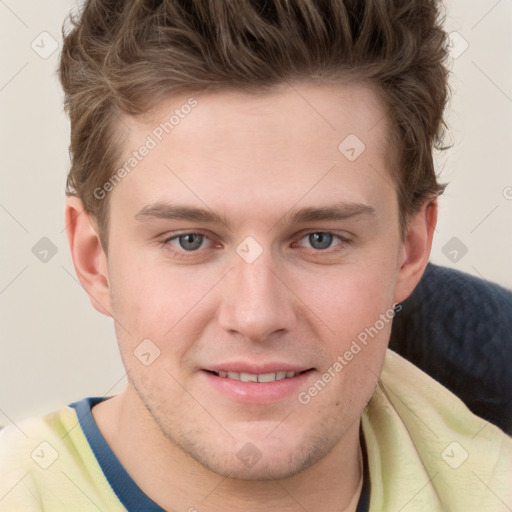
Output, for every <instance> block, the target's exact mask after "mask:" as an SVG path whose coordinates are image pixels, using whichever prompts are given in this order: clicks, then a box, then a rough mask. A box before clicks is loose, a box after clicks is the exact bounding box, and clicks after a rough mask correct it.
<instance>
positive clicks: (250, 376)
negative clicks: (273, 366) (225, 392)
mask: <svg viewBox="0 0 512 512" xmlns="http://www.w3.org/2000/svg"><path fill="white" fill-rule="evenodd" d="M212 373H214V374H216V375H218V376H219V377H224V378H227V379H233V380H240V381H242V382H274V381H276V380H284V379H291V378H292V377H295V376H296V375H298V374H299V373H302V372H287V371H278V372H272V373H260V374H254V373H246V372H229V371H222V370H219V371H218V372H212Z"/></svg>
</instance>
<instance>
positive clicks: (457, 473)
mask: <svg viewBox="0 0 512 512" xmlns="http://www.w3.org/2000/svg"><path fill="white" fill-rule="evenodd" d="M362 426H363V432H364V436H365V441H366V443H367V447H368V462H369V469H370V478H371V482H372V492H371V502H370V510H379V511H388V510H389V511H391V510H402V509H403V510H408V511H410V512H419V511H427V510H428V511H429V512H432V511H445V510H450V511H451V512H456V511H468V510H486V511H496V512H497V511H502V510H503V511H506V510H510V507H512V490H511V487H510V481H511V480H512V440H511V439H510V437H509V436H508V435H507V434H505V433H504V432H503V431H502V430H501V429H499V428H498V427H496V426H495V425H492V424H491V423H489V422H487V421H485V420H484V419H482V418H480V417H478V416H476V415H474V414H473V413H472V412H471V411H470V410H469V409H468V408H467V407H466V405H465V404H464V403H463V402H462V401H461V400H460V399H459V398H458V397H456V396H455V395H454V394H453V393H451V392H450V391H449V390H448V389H446V388H445V387H443V386H442V385H441V384H440V383H438V382H437V381H435V380H434V379H432V378H431V377H429V376H428V375H427V374H425V373H424V372H423V371H421V370H420V369H419V368H417V367H416V366H414V365H413V364H411V363H410V362H408V361H406V360H405V359H404V358H402V357H401V356H399V355H398V354H396V353H394V352H392V351H391V350H388V352H387V354H386V359H385V362H384V367H383V369H382V372H381V376H380V379H379V382H378V384H377V388H376V390H375V393H374V395H373V396H372V398H371V400H370V402H369V403H368V406H367V408H366V409H365V412H364V414H363V418H362Z"/></svg>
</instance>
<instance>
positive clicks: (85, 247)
mask: <svg viewBox="0 0 512 512" xmlns="http://www.w3.org/2000/svg"><path fill="white" fill-rule="evenodd" d="M65 220H66V234H67V238H68V243H69V248H70V250H71V257H72V259H73V265H74V267H75V272H76V274H77V277H78V279H79V281H80V283H81V284H82V286H83V287H84V289H85V291H86V292H87V295H89V299H90V301H91V304H92V305H93V306H94V308H95V309H96V310H98V311H99V312H100V313H103V314H104V315H107V316H112V313H111V311H112V308H111V301H110V290H109V282H108V270H107V258H106V255H105V252H104V251H103V248H102V246H101V243H100V238H99V236H98V233H97V231H96V229H95V227H93V224H94V221H93V219H92V218H91V217H90V215H89V214H88V213H87V211H85V209H84V206H83V203H82V201H81V200H80V199H79V198H78V197H75V196H70V197H68V198H67V200H66V208H65Z"/></svg>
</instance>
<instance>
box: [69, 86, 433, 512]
mask: <svg viewBox="0 0 512 512" xmlns="http://www.w3.org/2000/svg"><path fill="white" fill-rule="evenodd" d="M297 91H300V93H301V94H298V92H297ZM189 96H190V95H186V94H183V95H179V96H174V97H172V98H169V99H168V100H166V101H165V102H162V103H161V104H159V105H157V106H156V107H155V109H154V110H153V111H152V112H149V113H148V115H147V116H145V117H144V119H137V120H136V119H133V118H126V119H125V122H126V123H127V124H128V125H129V128H130V131H129V132H127V136H126V150H127V153H130V152H131V151H133V150H134V149H135V148H138V147H140V145H141V144H142V143H143V142H144V140H145V138H146V137H147V135H148V134H149V133H151V129H152V128H153V127H154V126H156V125H158V124H159V123H160V122H161V120H163V119H165V118H168V116H169V112H172V111H173V110H174V109H175V108H177V107H179V106H180V105H182V104H183V103H185V102H186V101H187V99H188V97H189ZM195 97H196V99H197V100H198V105H197V106H196V107H195V108H194V110H192V112H191V113H190V114H189V115H188V116H187V117H186V118H184V119H183V120H181V122H180V124H179V125H178V126H176V127H175V129H174V130H173V131H172V132H171V133H169V134H168V135H166V136H165V137H164V139H163V140H162V141H161V142H160V143H159V144H158V146H157V147H156V148H155V149H153V150H152V151H151V152H150V153H149V154H148V155H147V156H146V157H145V158H144V160H143V161H142V162H141V163H140V164H139V165H138V167H137V168H136V169H134V170H133V171H132V172H131V173H130V174H129V175H128V176H127V177H126V178H124V179H123V180H122V182H121V183H120V184H118V185H117V186H116V187H115V189H114V190H113V191H112V192H110V194H111V197H110V209H109V233H108V256H107V255H106V254H105V252H104V251H103V250H102V247H101V245H100V241H99V237H98V233H97V230H96V224H95V222H94V219H93V218H91V217H89V216H88V215H87V213H85V212H83V206H82V203H81V201H80V200H79V199H78V198H76V197H70V198H68V200H67V203H66V224H67V225H68V228H67V233H68V239H69V243H70V248H71V252H72V256H73V262H74V265H75V269H76V272H77V275H78V277H79V279H80V282H81V283H82V285H83V287H84V288H85V290H86V291H87V293H88V294H89V297H90V299H91V302H92V304H93V305H94V307H95V308H96V309H97V310H98V311H100V312H101V313H103V314H106V315H109V316H112V317H113V318H114V320H115V327H116V334H117V338H118V343H119V347H120V352H121V356H122V359H123V363H124V365H125V367H126V370H127V373H128V385H127V388H126V389H125V390H124V391H123V392H122V393H121V394H119V395H117V396H116V397H114V398H111V399H109V400H107V401H105V402H103V403H101V404H99V405H97V406H96V407H94V408H93V415H94V418H95V420H96V422H97V423H98V426H99V428H100V430H101V432H102V433H103V435H104V436H105V438H106V440H107V442H108V443H109V445H110V446H111V448H112V450H113V451H114V453H115V454H116V456H117V457H118V458H119V460H120V461H121V463H122V464H123V466H124V467H125V468H126V470H127V471H128V473H129V474H130V475H131V477H132V478H133V479H134V481H135V482H136V483H137V485H138V486H139V487H140V488H141V489H142V490H143V491H144V492H145V493H146V494H147V495H148V496H149V497H150V498H152V499H153V500H154V501H155V502H156V503H158V504H159V505H160V506H162V507H163V508H165V509H167V510H180V511H181V510H184V511H185V510H189V508H190V507H195V508H196V509H197V510H198V511H199V512H201V511H224V510H231V511H233V512H237V511H244V512H246V511H252V510H258V511H265V510H269V511H270V510H280V511H299V510H300V511H304V510H308V511H313V510H323V511H342V510H347V511H348V510H355V506H356V503H357V497H358V495H359V492H360V483H361V468H360V439H359V426H360V417H361V414H362V412H363V409H364V407H365V406H366V404H367V402H368V400H369V399H370V397H371V395H372V393H373V391H374V389H375V386H376V383H377V380H378V375H379V372H380V370H381V367H382V364H383V361H384V357H385V351H386V346H387V342H388V339H389V335H390V327H391V324H390V323H389V324H386V326H385V327H384V329H382V330H381V331H380V332H379V334H378V336H376V337H375V338H374V339H373V340H372V342H371V344H369V345H368V346H367V347H365V349H364V350H362V351H361V352H360V353H359V354H357V356H356V357H354V359H353V360H352V361H350V363H349V364H347V365H346V367H344V369H343V371H342V372H339V374H337V375H336V377H335V378H333V379H332V380H331V382H329V384H328V385H327V386H325V388H324V389H323V390H322V391H321V392H320V393H318V394H317V395H316V396H315V397H313V398H312V399H311V401H310V403H308V404H307V405H304V404H301V403H300V402H299V401H298V399H297V396H298V393H299V392H301V391H304V390H306V391H307V390H308V389H309V388H310V387H311V386H312V385H313V384H314V382H315V381H317V380H318V379H319V378H321V376H322V374H323V373H325V372H326V371H327V370H328V368H329V367H331V366H332V364H333V362H334V361H335V360H336V358H337V357H338V356H340V355H342V354H344V353H345V351H346V350H347V349H348V348H349V347H350V344H351V342H352V341H353V340H354V339H356V337H357V335H358V334H359V333H360V332H361V331H363V330H364V329H365V328H366V327H369V326H371V325H374V323H375V321H376V320H377V319H378V318H379V315H381V314H382V313H385V312H386V311H388V310H389V309H390V308H392V307H393V304H395V303H397V302H401V301H403V300H404V299H405V298H407V296H408V295H409V294H410V293H411V291H412V290H413V289H414V287H415V286H416V284H417V283H418V281H419V279H420V278H421V275H422V273H423V271H424V269H425V266H426V264H427V261H428V256H429V253H430V248H431V243H432V235H433V230H434V227H435V224H436V219H437V203H436V201H435V200H433V201H430V202H426V203H425V204H424V205H423V207H422V208H421V209H420V210H419V211H418V213H417V214H416V215H414V216H413V217H411V218H410V219H409V222H408V229H407V232H406V234H405V237H404V238H403V239H402V238H401V235H400V229H399V212H398V204H397V198H396V190H395V187H394V185H393V179H392V177H391V176H392V174H391V172H390V169H389V168H388V164H387V160H386V151H388V149H389V148H388V147H387V142H386V134H387V130H388V129H389V128H388V124H387V121H386V119H385V109H384V108H383V105H382V104H381V102H380V100H379V99H378V97H377V95H376V94H375V92H374V91H373V90H372V89H370V88H367V87H362V86H358V85H345V86H337V87H327V86H325V85H315V84H305V83H298V84H294V87H293V88H291V87H288V86H286V87H282V88H281V89H280V90H279V91H276V92H274V93H272V94H266V95H259V96H249V95H246V94H242V93H236V92H229V91H224V92H216V93H209V94H206V93H204V94H197V95H195ZM305 99H307V101H305ZM349 134H355V135H356V136H357V137H358V138H359V139H360V140H361V141H363V142H364V144H365V146H366V149H365V151H364V152H363V153H362V154H361V155H360V156H359V157H358V158H357V159H356V160H355V161H353V162H351V161H349V160H348V159H347V158H346V157H345V156H344V155H343V154H342V153H341V152H340V151H339V150H338V145H339V144H340V142H341V141H342V140H343V139H345V137H347V135H349ZM157 202H158V203H159V204H160V205H162V203H168V204H172V205H176V204H179V205H180V206H183V205H186V206H189V207H194V208H201V209H204V210H207V211H208V212H216V213H219V214H220V215H222V216H224V218H225V219H227V220H229V225H227V224H224V223H220V222H207V221H206V220H204V219H203V220H187V219H176V218H161V216H155V215H153V216H152V215H149V214H148V215H143V214H141V211H142V210H143V209H144V208H146V210H145V211H146V213H153V214H155V209H154V208H153V209H152V210H150V209H149V208H148V206H150V205H154V204H155V203H157ZM334 204H337V205H341V211H342V214H343V215H341V216H338V218H337V219H332V218H331V219H324V220H307V219H304V218H303V219H300V220H299V221H298V222H296V221H294V220H292V219H291V215H290V213H291V212H295V211H297V210H300V209H301V208H306V207H311V208H315V209H318V208H322V207H327V206H332V205H334ZM158 211H159V212H162V211H163V210H162V208H160V210H158ZM81 212H83V214H80V213H81ZM137 214H139V215H137ZM187 233H189V234H190V233H198V235H204V237H201V236H198V237H195V238H194V237H192V239H190V238H188V239H187V238H185V239H184V238H182V239H180V238H178V237H177V235H184V234H187ZM314 233H326V234H327V236H325V235H324V237H323V238H321V237H320V238H321V240H323V242H322V243H323V244H324V245H322V246H320V245H321V244H320V242H319V241H318V237H316V238H315V236H310V235H313V234H314ZM329 234H330V235H332V237H330V236H329ZM173 236H174V237H175V238H173V239H172V240H169V239H171V238H172V237H173ZM248 236H250V237H252V238H253V239H254V240H255V241H256V242H257V244H258V246H259V247H260V248H261V249H262V253H261V254H260V255H259V256H258V257H257V258H256V259H255V260H254V261H252V262H250V263H249V262H247V261H246V260H244V259H243V258H242V257H241V256H240V254H239V253H237V251H236V249H237V247H238V246H239V244H240V243H241V242H242V241H243V240H244V239H246V237H248ZM190 240H193V241H195V242H198V245H199V248H194V249H193V250H190V247H191V245H192V244H191V243H189V244H188V245H187V242H190ZM182 242H185V246H184V247H183V245H182ZM199 242H201V243H199ZM169 249H171V250H174V251H175V252H174V253H173V252H171V251H170V250H169ZM187 249H189V250H188V251H187ZM251 250H253V249H251ZM144 339H149V340H151V342H152V343H154V345H155V346H157V347H158V349H159V350H160V355H159V357H158V358H157V359H155V360H154V362H153V363H152V364H150V365H148V366H145V365H144V364H142V363H141V361H140V360H139V359H137V357H135V355H134V350H135V349H136V347H137V346H138V345H139V344H140V343H141V342H142V340H144ZM237 364H242V365H249V366H250V367H251V368H255V371H254V373H261V372H259V371H257V370H258V369H261V371H262V372H263V371H266V370H265V368H267V369H268V365H269V364H271V365H274V366H275V365H277V366H279V365H280V364H281V365H283V366H284V365H285V364H287V365H290V366H293V367H294V368H295V367H296V368H300V369H301V371H302V370H303V369H307V370H308V371H307V372H306V373H304V374H303V375H301V376H300V378H301V379H302V380H300V384H298V385H297V388H296V389H294V390H293V392H289V393H283V394H282V396H281V395H279V396H273V397H271V399H269V400H267V403H258V402H257V401H256V402H255V401H254V400H252V399H244V398H243V397H238V398H237V397H235V396H233V394H230V393H225V392H223V391H222V390H221V389H220V388H219V387H218V386H217V383H218V382H219V381H220V379H221V378H222V377H220V376H216V375H214V374H213V373H211V371H212V367H215V368H216V369H217V370H218V369H219V368H222V367H223V365H224V366H226V365H235V366H236V365H237ZM293 378H298V377H293ZM222 382H223V383H225V382H226V381H222ZM235 382H236V381H235ZM293 382H295V381H293ZM212 383H214V384H215V385H211V384H212ZM274 384H275V383H274ZM228 385H231V383H229V382H228ZM247 385H251V383H249V384H247ZM255 385H257V386H261V389H263V386H265V384H255ZM254 389H255V388H254ZM258 389H260V388H258ZM266 389H268V388H266ZM279 389H281V388H279ZM248 443H250V444H248ZM244 446H245V447H246V448H245V449H246V450H247V449H248V448H247V446H249V447H252V446H254V447H256V450H257V453H258V454H259V457H260V458H259V460H258V461H257V462H256V463H255V464H253V465H250V464H249V465H248V464H247V463H246V462H244V461H243V460H241V457H240V456H237V454H239V452H240V450H241V449H242V448H243V447H244ZM253 449H254V448H249V450H253Z"/></svg>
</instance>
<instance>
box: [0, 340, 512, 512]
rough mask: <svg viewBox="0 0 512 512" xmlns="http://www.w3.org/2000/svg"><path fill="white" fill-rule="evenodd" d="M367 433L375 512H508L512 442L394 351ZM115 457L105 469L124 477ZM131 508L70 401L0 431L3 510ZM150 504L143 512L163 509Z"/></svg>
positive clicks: (367, 415)
mask: <svg viewBox="0 0 512 512" xmlns="http://www.w3.org/2000/svg"><path fill="white" fill-rule="evenodd" d="M90 418H92V416H90ZM362 429H363V433H364V438H365V443H366V449H367V453H368V467H369V472H370V482H371V484H370V485H371V490H370V511H371V512H420V511H421V512H427V511H428V512H436V511H443V512H472V511H475V512H498V511H499V512H502V511H503V512H510V511H511V510H512V441H511V439H510V438H509V437H508V436H507V435H506V434H505V433H503V432H502V431H501V430H500V429H499V428H497V427H495V426H494V425H491V424H489V423H488V422H486V421H485V420H483V419H481V418H479V417H477V416H475V415H473V414H472V413H471V412H470V411H469V410H468V408H467V407H466V406H465V405H464V404H463V403H462V402H461V401H460V400H459V399H458V398H457V397H456V396H455V395H453V394H452V393H451V392H450V391H448V390H447V389H446V388H444V387H443V386H441V385H440V384H439V383H437V382H436V381H434V380H433V379H432V378H430V377H429V376H428V375H426V374H425V373H423V372H422V371H421V370H419V369H418V368H417V367H415V366H414V365H412V364H411V363H409V362H408V361H406V360H405V359H403V358H402V357H400V356H399V355H398V354H396V353H394V352H392V351H390V350H388V353H387V355H386V360H385V363H384V368H383V371H382V374H381V377H380V380H379V383H378V386H377V389H376V391H375V393H374V395H373V396H372V399H371V400H370V402H369V403H368V405H367V407H366V409H365V411H364V413H363V416H362ZM98 432H99V431H98ZM103 442H104V440H103ZM105 451H109V449H108V448H107V449H106V450H105ZM110 455H111V456H112V457H113V454H110ZM110 455H109V459H108V460H109V461H110V462H109V463H108V464H105V461H104V460H102V464H103V469H104V470H105V471H106V472H107V474H111V472H112V470H113V468H114V470H116V471H117V472H118V473H122V472H123V471H124V470H123V469H122V467H121V466H120V464H119V461H117V459H115V457H114V458H112V457H110ZM112 464H114V465H112ZM106 465H108V466H109V467H108V468H106V467H105V466H106ZM117 465H118V466H117ZM109 472H110V473H109ZM124 477H127V478H128V480H129V476H128V475H127V474H125V475H124ZM125 481H127V480H126V478H125ZM129 483H130V486H131V488H132V490H133V489H134V488H135V489H136V490H138V493H139V494H138V497H139V498H140V497H142V498H143V499H146V500H147V501H145V502H144V503H148V504H151V503H152V502H151V500H149V498H147V497H146V496H145V495H143V493H142V491H140V489H138V488H137V487H136V485H135V483H134V482H133V481H130V482H129ZM114 487H115V486H114ZM132 503H135V502H132ZM139 503H140V502H139ZM153 505H154V504H153ZM129 507H130V508H127V507H125V506H124V505H123V504H122V502H121V501H120V499H119V498H118V497H117V495H116V493H115V492H114V491H113V489H112V487H111V484H110V483H109V480H107V478H106V476H105V474H104V471H103V470H102V466H100V463H99V462H98V459H97V458H96V456H95V455H94V453H93V451H92V449H91V446H90V444H89V442H88V440H87V438H86V435H85V433H84V430H83V429H82V427H81V425H80V423H79V421H78V417H77V410H76V409H75V408H74V407H69V406H67V407H63V408H61V409H59V410H57V411H54V412H51V413H49V414H46V415H44V416H40V417H35V418H30V419H28V420H25V421H23V422H21V423H20V424H19V429H18V428H16V427H15V426H9V427H7V428H5V429H3V430H2V431H0V512H36V511H37V512H41V511H45V512H71V511H73V512H89V511H90V512H98V510H101V511H103V512H121V511H125V510H130V511H133V512H142V511H141V509H140V508H139V509H136V508H134V507H132V506H131V505H129ZM150 507H151V505H148V508H146V507H145V508H144V512H146V511H149V510H161V509H159V508H158V507H156V505H155V507H156V508H150ZM311 512H315V511H311Z"/></svg>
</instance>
